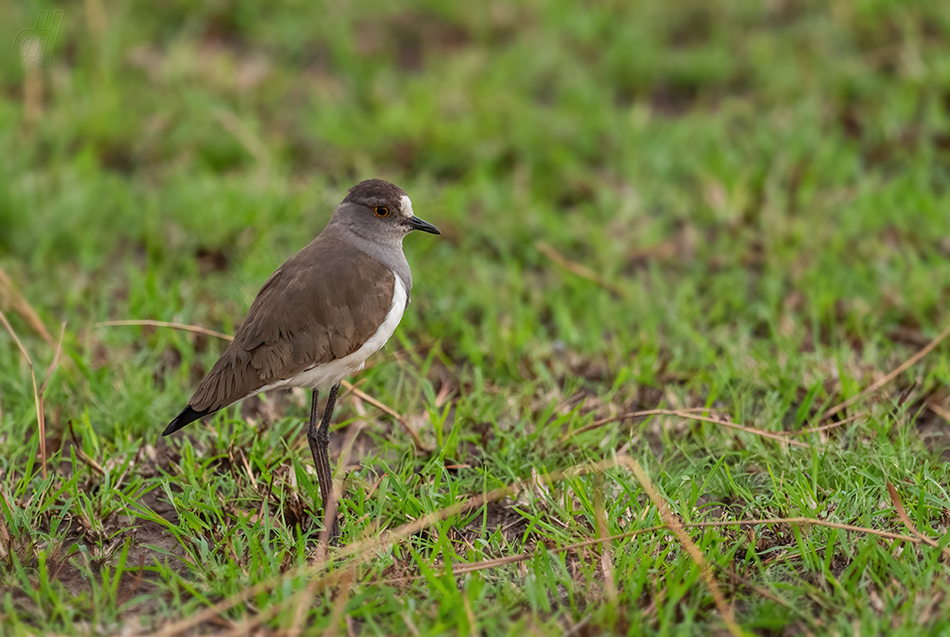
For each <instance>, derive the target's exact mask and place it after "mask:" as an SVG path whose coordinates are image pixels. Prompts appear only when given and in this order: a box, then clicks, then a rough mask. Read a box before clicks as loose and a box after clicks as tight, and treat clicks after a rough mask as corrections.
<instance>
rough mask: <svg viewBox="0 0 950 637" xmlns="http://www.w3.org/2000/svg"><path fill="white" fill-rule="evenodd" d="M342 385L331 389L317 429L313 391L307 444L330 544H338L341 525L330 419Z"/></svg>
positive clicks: (315, 400) (315, 401) (314, 393)
mask: <svg viewBox="0 0 950 637" xmlns="http://www.w3.org/2000/svg"><path fill="white" fill-rule="evenodd" d="M339 390H340V385H339V384H336V385H334V386H333V387H331V388H330V396H329V397H328V398H327V406H326V408H324V410H323V421H322V422H321V423H320V425H319V428H318V427H317V395H318V393H317V390H316V389H315V390H313V401H312V402H311V403H310V424H309V426H308V427H307V442H308V443H310V453H311V454H312V455H313V464H314V466H315V467H316V469H317V480H318V481H319V482H320V497H321V498H322V499H323V513H324V522H330V526H329V527H327V526H326V524H324V531H325V532H329V536H328V537H329V540H330V542H336V540H337V538H338V537H339V536H340V525H339V523H338V522H337V520H336V506H337V501H336V498H334V496H333V470H332V469H331V468H330V449H329V448H330V417H331V416H332V415H333V406H334V403H336V394H337V392H338V391H339Z"/></svg>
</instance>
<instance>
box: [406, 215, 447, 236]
mask: <svg viewBox="0 0 950 637" xmlns="http://www.w3.org/2000/svg"><path fill="white" fill-rule="evenodd" d="M409 227H410V228H412V229H413V230H422V231H423V232H428V233H429V234H442V231H441V230H439V229H438V228H436V227H435V226H433V225H432V224H431V223H429V222H428V221H423V220H422V219H420V218H419V217H410V218H409Z"/></svg>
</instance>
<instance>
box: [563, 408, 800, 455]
mask: <svg viewBox="0 0 950 637" xmlns="http://www.w3.org/2000/svg"><path fill="white" fill-rule="evenodd" d="M693 411H696V410H693ZM699 411H708V410H706V409H700V410H699ZM644 416H679V417H680V418H686V419H687V420H701V421H703V422H709V423H712V424H714V425H722V426H723V427H729V428H730V429H738V430H739V431H744V432H746V433H750V434H753V435H755V436H761V437H763V438H770V439H772V440H777V441H779V442H781V443H784V444H789V445H792V446H793V447H803V448H806V449H807V448H810V447H811V445H809V444H807V443H804V442H799V441H797V440H789V439H788V438H787V437H786V436H785V435H782V434H777V433H773V432H771V431H762V430H761V429H755V428H753V427H746V426H745V425H740V424H737V423H734V422H730V421H728V420H718V419H716V418H710V417H709V416H701V415H699V414H694V413H691V411H690V410H685V409H646V410H644V411H633V412H630V413H627V414H621V415H619V416H611V417H610V418H602V419H601V420H595V421H594V422H592V423H591V424H589V425H585V426H584V427H581V428H580V429H575V430H574V431H571V432H569V433H567V434H565V435H564V436H563V437H562V438H561V443H565V442H567V441H568V440H570V439H571V438H573V437H574V436H579V435H580V434H582V433H586V432H588V431H592V430H594V429H597V428H598V427H602V426H604V425H606V424H608V423H612V422H617V421H619V420H627V419H629V418H642V417H644Z"/></svg>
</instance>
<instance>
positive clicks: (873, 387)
mask: <svg viewBox="0 0 950 637" xmlns="http://www.w3.org/2000/svg"><path fill="white" fill-rule="evenodd" d="M948 336H950V326H948V327H947V328H946V329H944V330H943V331H942V332H940V334H938V335H937V337H936V338H934V339H933V340H932V341H930V342H929V343H928V344H927V345H926V346H925V347H924V348H923V349H921V350H920V351H919V352H917V353H916V354H914V355H913V356H911V357H910V358H908V359H907V360H906V361H904V362H903V363H902V364H901V365H900V366H898V367H897V369H895V370H894V371H892V372H891V373H889V374H888V375H887V376H885V377H884V378H882V379H880V380H879V381H877V382H876V383H874V384H872V385H871V386H870V387H868V388H867V389H864V390H862V391H860V392H859V393H857V394H855V395H854V396H852V397H851V398H849V399H848V400H846V401H844V402H842V403H839V404H837V405H835V406H834V407H832V408H831V409H829V410H828V411H826V412H825V413H824V414H822V416H821V417H820V418H819V419H818V422H822V421H823V420H828V419H829V418H831V417H832V416H834V415H835V414H837V413H838V412H839V411H842V410H844V409H847V408H848V407H850V406H851V405H853V404H854V403H856V402H858V401H859V400H861V399H862V398H864V397H865V396H867V395H869V394H873V393H874V392H876V391H877V390H879V389H880V388H881V387H883V386H884V385H886V384H888V383H889V382H891V381H892V380H894V379H895V378H897V377H898V376H900V375H901V374H902V373H904V372H905V371H907V370H908V369H910V368H911V367H913V366H914V365H916V364H917V363H918V362H920V360H921V359H922V358H923V357H924V356H926V355H927V354H929V353H930V352H932V351H933V350H934V349H935V348H936V347H937V345H940V343H942V342H943V341H945V340H946V339H947V337H948Z"/></svg>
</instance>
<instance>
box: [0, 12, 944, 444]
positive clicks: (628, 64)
mask: <svg viewBox="0 0 950 637" xmlns="http://www.w3.org/2000/svg"><path fill="white" fill-rule="evenodd" d="M43 12H46V13H43ZM4 16H5V19H4V20H3V25H2V29H0V41H3V42H6V43H7V45H6V47H7V52H6V54H5V55H3V56H0V64H2V96H0V97H2V99H0V122H2V125H0V163H2V174H3V179H2V180H0V267H2V269H3V271H4V272H5V273H6V278H7V279H9V281H8V282H7V283H5V284H4V285H5V287H6V288H9V290H8V291H7V292H6V293H5V295H4V296H2V297H0V299H3V301H4V307H3V309H4V311H6V312H8V313H9V314H10V315H11V321H13V325H14V327H15V328H16V329H17V331H18V332H19V333H21V334H22V335H23V337H24V339H26V340H30V339H33V340H36V339H37V338H38V336H39V335H38V334H37V333H36V330H33V329H31V328H30V327H29V323H30V321H29V320H27V319H24V317H23V316H22V315H21V314H20V313H18V312H17V311H16V303H17V301H16V299H19V298H21V297H22V298H23V299H28V302H29V304H31V305H32V307H33V308H34V309H35V311H36V312H37V314H38V317H39V319H40V320H41V321H42V323H43V324H45V325H46V326H47V330H48V332H50V333H51V334H52V335H53V340H55V336H56V334H55V333H56V331H57V330H56V329H54V327H53V326H55V325H57V324H58V323H59V322H61V321H64V320H65V321H67V322H68V327H67V343H72V345H73V346H75V348H76V349H75V350H70V351H73V352H74V353H76V355H77V356H79V357H80V358H83V359H84V360H85V361H86V364H87V365H88V368H83V369H80V370H73V372H72V373H70V372H67V375H66V378H65V380H66V381H67V383H66V385H65V386H62V387H59V388H57V387H52V388H51V389H50V391H51V393H52V394H53V395H54V396H55V399H54V400H53V402H55V403H57V404H59V405H62V406H63V408H64V409H66V410H67V411H69V412H73V413H75V412H76V411H77V410H78V411H82V410H84V409H88V410H90V412H91V413H93V414H94V416H95V417H94V420H97V421H101V422H100V424H101V425H102V426H104V427H108V426H110V425H111V424H112V421H114V420H115V418H116V416H112V415H110V414H111V413H112V412H116V413H119V414H123V415H122V416H120V418H121V419H126V420H128V421H129V422H130V423H135V425H134V426H133V428H134V429H138V427H139V423H141V425H142V426H143V427H145V426H146V424H147V426H148V428H149V429H148V430H149V431H151V427H152V426H157V425H158V424H159V423H160V422H162V421H164V420H166V419H167V417H168V415H169V414H172V413H173V412H175V411H176V409H175V407H174V405H177V404H179V403H180V402H181V400H182V399H183V398H184V397H185V396H186V392H187V390H188V389H190V386H191V383H192V382H193V381H194V379H195V378H196V377H197V376H199V375H200V372H201V371H202V370H203V369H204V368H205V367H206V366H207V364H208V362H209V361H212V360H213V358H214V356H215V355H216V354H217V353H218V352H220V351H221V345H220V344H219V343H217V342H207V341H206V340H203V339H198V340H197V341H195V339H194V338H193V337H186V336H184V335H181V334H173V333H167V332H165V331H159V332H155V331H154V330H151V331H150V330H145V331H144V332H143V331H142V330H141V329H139V328H133V329H128V328H110V329H94V328H93V325H94V324H95V323H96V322H99V321H105V320H115V319H158V320H168V321H179V322H184V323H192V324H200V325H204V326H206V327H209V328H214V329H220V330H223V331H225V332H229V331H232V330H233V329H234V327H235V323H236V322H238V321H240V319H241V318H242V317H243V313H244V311H245V310H246V307H247V306H248V304H249V302H250V300H251V299H252V297H253V294H254V293H255V291H256V290H257V288H258V287H259V285H260V283H261V282H262V281H263V280H264V279H265V278H266V276H267V275H268V274H269V273H270V272H271V271H272V270H273V269H274V268H275V267H276V266H277V265H279V264H280V263H281V262H282V261H283V260H284V259H285V258H286V257H287V256H289V255H291V254H292V253H293V252H295V251H296V250H298V249H299V248H300V247H302V246H303V245H305V244H306V243H307V242H308V241H309V240H310V239H311V238H312V237H313V236H315V235H316V234H317V233H318V232H319V231H320V230H321V229H322V227H323V225H324V224H325V222H326V220H327V219H328V217H329V214H330V212H331V210H332V207H333V206H334V205H335V204H336V203H337V202H338V201H339V200H340V199H341V197H342V196H343V195H344V194H345V191H346V189H347V188H348V187H349V186H350V185H352V184H353V183H355V182H356V181H358V180H361V179H364V178H370V177H381V178H385V179H389V180H392V181H395V182H396V183H398V184H399V185H401V186H402V187H403V188H404V189H405V190H407V191H408V192H409V193H410V195H411V196H412V198H413V201H414V202H415V208H416V210H417V212H418V214H419V215H420V216H422V217H424V218H425V219H428V220H430V221H432V222H433V223H435V224H437V225H439V226H440V227H441V228H442V229H443V231H444V233H445V236H444V237H443V238H442V239H440V240H431V239H430V238H429V237H423V238H420V237H417V236H412V237H410V238H409V239H408V240H407V242H406V243H407V252H408V253H409V259H410V262H411V263H412V266H413V270H414V272H415V273H416V277H417V285H416V289H415V290H414V294H413V301H414V303H413V306H412V311H411V312H409V313H407V315H406V317H405V319H404V321H403V328H402V330H401V334H402V337H401V338H402V339H403V340H402V344H403V345H404V346H410V345H413V346H418V347H431V346H433V345H434V344H438V345H439V347H440V348H441V351H442V352H443V353H444V354H445V356H446V357H447V358H448V359H449V360H452V361H455V362H457V363H460V364H463V365H465V366H469V367H471V368H473V369H474V368H477V369H480V370H483V371H484V372H485V373H486V374H489V375H491V376H492V377H493V379H495V381H496V382H499V383H502V384H504V383H507V382H512V381H524V380H532V381H533V380H539V379H540V380H543V381H549V380H550V381H551V382H555V384H558V383H560V381H557V380H556V378H559V377H567V376H570V377H578V376H579V377H584V378H588V379H590V380H591V381H592V382H594V383H595V386H596V387H598V388H603V387H607V388H610V387H613V386H615V384H616V383H618V382H620V380H633V381H637V382H639V383H642V384H644V385H647V386H653V387H658V386H660V385H662V384H663V382H665V381H669V380H676V381H677V383H678V385H682V386H684V387H687V388H688V389H689V391H695V392H698V394H697V395H699V394H701V395H703V396H707V397H708V396H709V395H710V394H711V393H712V394H716V393H721V392H722V391H723V390H728V389H729V388H730V387H731V388H734V387H735V383H737V382H738V383H739V384H740V385H741V384H742V383H746V382H751V383H755V384H758V385H759V388H760V389H763V388H764V389H775V390H778V391H791V388H792V387H794V390H795V391H798V390H799V389H800V388H801V387H803V386H804V388H805V390H806V391H807V390H808V388H809V383H814V382H816V379H817V378H818V376H819V375H825V374H833V375H834V376H839V375H843V376H846V377H847V378H851V379H853V380H855V381H856V382H857V381H858V380H860V379H861V378H862V377H863V375H864V373H865V372H867V371H868V370H866V369H865V370H862V369H861V365H862V364H865V363H867V364H872V365H873V366H876V365H877V363H876V360H877V357H878V356H879V355H880V356H883V355H885V354H886V353H887V352H888V351H889V350H888V348H890V347H891V343H892V342H893V341H895V340H898V341H901V340H902V341H904V342H909V343H912V344H913V343H918V342H926V335H927V334H930V333H931V332H932V331H933V330H934V328H935V327H936V326H938V325H939V324H940V323H941V322H945V321H946V317H947V293H948V289H950V288H948V285H950V235H948V225H950V224H948V220H950V208H948V206H947V186H948V184H950V174H948V157H950V155H948V153H950V122H948V114H950V55H947V53H948V48H950V45H948V44H947V35H948V30H950V18H948V12H947V11H946V10H944V9H942V8H940V7H939V3H933V2H923V1H921V2H903V1H901V2H897V1H885V0H845V1H840V2H834V3H825V2H809V1H807V0H772V1H769V2H759V1H755V2H743V1H732V0H730V1H728V2H726V1H723V2H707V1H702V2H700V1H696V2H693V1H690V0H683V1H680V2H677V3H673V4H670V3H665V2H637V3H629V2H595V3H589V4H587V5H585V6H583V7H581V6H579V5H577V4H576V3H572V2H557V1H552V2H537V1H532V0H528V1H524V2H507V1H506V2H483V3H448V2H433V1H417V2H406V3H400V4H399V5H398V6H396V5H393V4H392V3H386V2H373V1H368V0H361V1H354V2H334V3H326V4H323V5H313V4H312V3H303V2H278V3H272V4H267V5H263V4H260V3H255V2H242V1H223V0H222V1H217V2H209V3H203V4H201V5H200V6H196V5H193V4H192V3H182V2H166V3H157V4H156V3H134V2H133V3H129V4H115V3H107V2H104V1H103V0H86V1H85V2H83V3H68V4H65V3H64V4H61V5H55V4H49V3H41V2H16V3H12V2H10V3H5V7H4ZM43 38H46V39H43ZM578 267H581V268H582V269H581V270H578ZM11 290H12V291H11ZM143 339H144V340H143ZM39 342H41V341H37V343H39ZM196 345H197V347H198V350H197V351H195V346H196ZM879 349H880V350H883V353H882V352H881V351H879ZM2 352H3V353H2V358H3V362H2V367H3V368H4V369H5V370H6V372H5V376H8V375H9V373H10V371H11V370H12V369H15V368H20V367H21V365H22V363H21V362H19V352H18V351H17V350H16V348H15V347H14V346H13V345H12V343H11V344H8V345H7V346H4V347H3V348H2ZM842 352H847V353H846V354H845V353H842ZM855 352H856V353H855ZM785 353H787V354H788V355H789V356H788V357H787V358H786V357H783V354H785ZM863 353H866V357H867V359H868V360H864V361H863V362H862V356H864V355H865V354H863ZM839 354H840V356H845V357H847V359H848V361H847V363H848V364H847V365H846V366H845V367H847V369H838V368H841V367H842V365H841V364H839V363H841V358H840V356H839ZM43 356H45V357H46V359H48V358H50V357H51V356H52V350H51V349H50V351H49V352H48V353H47V354H44V355H43ZM43 356H39V355H38V358H39V359H43ZM819 359H820V360H819ZM182 361H185V362H186V363H189V364H187V365H182V364H181V363H182ZM783 365H790V366H792V367H793V368H794V369H788V368H785V367H783ZM740 368H741V369H743V370H745V371H743V372H735V370H737V369H740ZM156 370H158V371H156ZM749 370H755V371H754V373H751V374H750V373H749ZM552 379H554V380H552ZM26 381H27V378H26V376H24V375H23V374H22V373H18V374H13V378H8V379H7V381H6V382H5V384H4V387H5V391H4V395H3V402H2V405H3V409H4V413H5V415H6V414H9V413H13V414H17V413H18V410H22V411H21V412H20V413H24V414H25V413H26V412H27V411H28V410H29V409H30V408H31V407H30V405H31V399H30V396H29V394H30V392H29V391H25V392H23V393H21V390H28V389H29V388H28V386H27V385H25V384H24V383H26ZM166 383H168V385H167V387H166V386H165V384H166ZM156 387H157V389H156ZM717 387H718V388H719V389H716V388H717ZM59 392H63V395H58V394H59ZM142 392H144V393H145V395H146V396H148V397H149V398H148V400H142V399H141V396H142ZM687 393H688V392H687ZM107 406H108V409H107V408H106V407H107Z"/></svg>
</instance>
